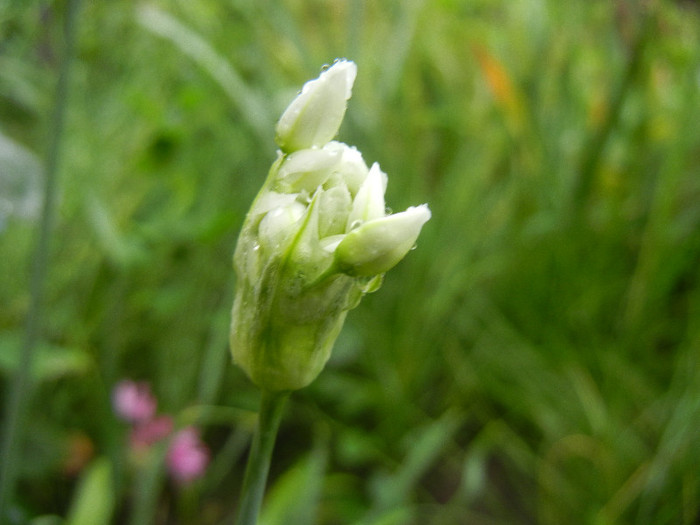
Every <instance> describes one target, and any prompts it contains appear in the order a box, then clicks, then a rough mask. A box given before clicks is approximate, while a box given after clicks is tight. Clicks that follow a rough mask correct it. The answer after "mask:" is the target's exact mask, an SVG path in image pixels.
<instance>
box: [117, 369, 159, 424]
mask: <svg viewBox="0 0 700 525" xmlns="http://www.w3.org/2000/svg"><path fill="white" fill-rule="evenodd" d="M157 404H158V402H157V401H156V398H155V397H153V394H152V393H151V388H150V387H149V386H148V383H137V382H135V381H130V380H128V379H127V380H124V381H120V382H119V383H117V386H116V387H114V391H113V392H112V405H113V407H114V411H115V412H116V414H117V415H118V416H119V417H120V418H122V419H123V420H125V421H128V422H130V423H140V422H144V421H148V420H149V419H151V418H152V417H153V415H154V414H155V413H156V406H157Z"/></svg>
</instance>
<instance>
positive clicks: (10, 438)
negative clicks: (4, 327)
mask: <svg viewBox="0 0 700 525" xmlns="http://www.w3.org/2000/svg"><path fill="white" fill-rule="evenodd" d="M79 1H80V0H69V1H68V3H67V6H66V18H65V25H64V33H63V34H64V37H65V43H64V48H63V57H62V61H61V65H60V68H59V73H58V81H57V83H56V92H55V97H56V98H55V103H54V106H53V113H52V115H51V120H50V131H51V135H50V137H49V144H48V151H47V155H46V171H45V182H44V190H43V205H42V210H41V219H40V225H39V237H38V240H37V245H36V251H35V252H34V260H33V266H32V273H31V277H30V279H31V281H30V304H29V311H28V313H27V318H26V322H25V328H24V340H23V343H22V347H21V354H20V361H19V365H18V367H17V370H16V372H15V374H14V377H13V379H12V382H11V384H10V392H9V394H8V396H7V401H6V412H5V413H6V414H7V419H6V420H5V428H4V433H3V436H2V445H1V448H0V451H1V453H0V457H1V458H3V460H2V461H0V522H4V518H6V515H7V512H8V509H9V507H10V505H11V504H12V502H13V497H14V492H15V484H16V481H17V474H18V465H19V463H20V461H21V458H20V451H19V450H18V449H19V446H20V444H21V442H22V433H23V430H24V416H25V410H26V405H27V398H28V397H29V394H30V387H31V384H30V383H31V381H30V379H31V378H30V372H31V367H32V363H33V361H34V354H35V350H36V346H37V342H38V340H39V335H40V334H39V332H40V327H41V320H42V316H43V302H44V292H45V288H46V273H47V266H48V258H49V240H50V237H51V227H52V223H53V210H54V207H55V201H56V193H57V189H56V186H57V178H58V167H59V156H60V155H59V154H60V151H61V145H62V139H63V127H64V126H63V121H64V116H65V112H66V107H67V105H68V80H69V75H70V65H71V61H72V58H73V49H74V47H75V39H76V29H75V25H76V19H77V15H78V7H79V5H78V4H79Z"/></svg>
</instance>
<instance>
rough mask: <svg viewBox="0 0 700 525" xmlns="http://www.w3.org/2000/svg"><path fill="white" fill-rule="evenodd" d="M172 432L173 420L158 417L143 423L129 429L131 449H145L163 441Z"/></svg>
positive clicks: (168, 417)
mask: <svg viewBox="0 0 700 525" xmlns="http://www.w3.org/2000/svg"><path fill="white" fill-rule="evenodd" d="M172 431H173V418H172V417H170V416H158V417H156V418H154V419H151V420H150V421H144V422H142V423H139V424H137V425H136V426H134V427H133V428H132V429H131V434H130V436H129V438H130V442H131V446H132V447H133V448H136V449H139V448H146V447H149V446H151V445H153V444H154V443H156V442H158V441H160V440H161V439H164V438H166V437H168V435H170V433H171V432H172Z"/></svg>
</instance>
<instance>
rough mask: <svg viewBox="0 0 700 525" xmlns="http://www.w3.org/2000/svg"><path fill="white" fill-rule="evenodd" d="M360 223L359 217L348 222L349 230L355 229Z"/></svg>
mask: <svg viewBox="0 0 700 525" xmlns="http://www.w3.org/2000/svg"><path fill="white" fill-rule="evenodd" d="M361 225H362V221H361V220H359V219H358V220H356V221H352V222H351V223H350V228H349V231H352V230H355V229H357V228H359V227H360V226H361Z"/></svg>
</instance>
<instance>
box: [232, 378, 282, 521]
mask: <svg viewBox="0 0 700 525" xmlns="http://www.w3.org/2000/svg"><path fill="white" fill-rule="evenodd" d="M288 397H289V392H282V393H279V392H268V391H263V393H262V398H261V400H260V413H259V416H258V427H257V430H256V431H255V437H254V438H253V447H252V448H251V451H250V456H249V457H248V465H247V466H246V471H245V477H244V478H243V489H242V491H241V501H240V504H239V509H238V517H237V519H236V525H255V524H256V523H257V522H258V514H259V513H260V507H261V505H262V499H263V495H264V493H265V484H266V482H267V475H268V472H269V470H270V459H271V458H272V449H273V448H274V445H275V439H276V438H277V430H278V429H279V425H280V421H281V419H282V411H283V409H284V404H285V402H286V401H287V398H288Z"/></svg>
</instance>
